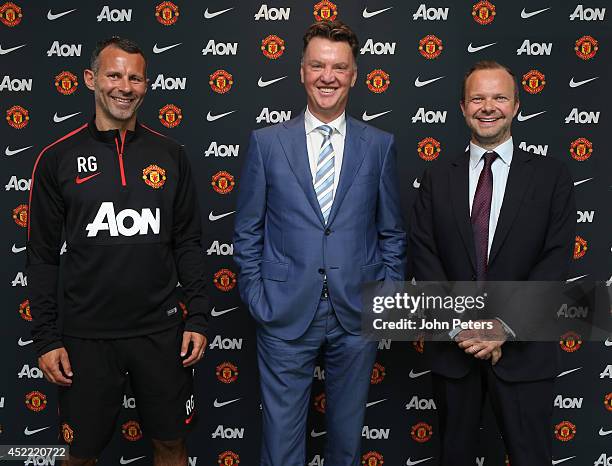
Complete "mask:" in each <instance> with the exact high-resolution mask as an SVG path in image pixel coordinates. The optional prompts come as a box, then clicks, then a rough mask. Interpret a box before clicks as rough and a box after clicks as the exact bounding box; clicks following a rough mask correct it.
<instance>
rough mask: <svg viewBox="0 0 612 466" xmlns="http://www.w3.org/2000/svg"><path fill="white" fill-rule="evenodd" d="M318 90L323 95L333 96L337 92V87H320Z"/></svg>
mask: <svg viewBox="0 0 612 466" xmlns="http://www.w3.org/2000/svg"><path fill="white" fill-rule="evenodd" d="M317 89H318V90H319V92H320V93H321V94H323V95H332V94H333V93H334V92H336V88H335V87H319V88H317Z"/></svg>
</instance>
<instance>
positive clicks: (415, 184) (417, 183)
mask: <svg viewBox="0 0 612 466" xmlns="http://www.w3.org/2000/svg"><path fill="white" fill-rule="evenodd" d="M412 187H413V188H414V189H419V188H420V187H421V182H420V181H419V179H418V178H415V179H414V181H413V182H412Z"/></svg>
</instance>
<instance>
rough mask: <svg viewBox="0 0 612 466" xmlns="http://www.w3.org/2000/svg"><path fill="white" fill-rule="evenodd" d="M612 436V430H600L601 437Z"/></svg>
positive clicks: (601, 428)
mask: <svg viewBox="0 0 612 466" xmlns="http://www.w3.org/2000/svg"><path fill="white" fill-rule="evenodd" d="M610 434H612V430H603V427H600V428H599V435H600V436H602V437H605V436H606V435H610Z"/></svg>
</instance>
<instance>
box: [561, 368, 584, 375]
mask: <svg viewBox="0 0 612 466" xmlns="http://www.w3.org/2000/svg"><path fill="white" fill-rule="evenodd" d="M580 369H582V367H577V368H576V369H570V370H568V371H563V372H561V373H560V374H559V375H558V376H557V378H558V377H563V376H564V375H567V374H571V373H572V372H576V371H579V370H580Z"/></svg>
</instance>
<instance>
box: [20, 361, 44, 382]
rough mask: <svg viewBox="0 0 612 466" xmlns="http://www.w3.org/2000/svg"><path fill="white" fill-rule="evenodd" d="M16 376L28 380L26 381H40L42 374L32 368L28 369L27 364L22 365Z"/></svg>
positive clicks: (36, 368)
mask: <svg viewBox="0 0 612 466" xmlns="http://www.w3.org/2000/svg"><path fill="white" fill-rule="evenodd" d="M17 376H18V377H19V378H20V379H22V378H24V377H26V378H28V379H42V378H43V373H42V371H41V370H40V369H39V368H38V367H36V366H34V367H32V368H31V369H30V366H28V365H27V364H24V365H23V367H22V368H21V370H20V371H19V372H18V373H17Z"/></svg>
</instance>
